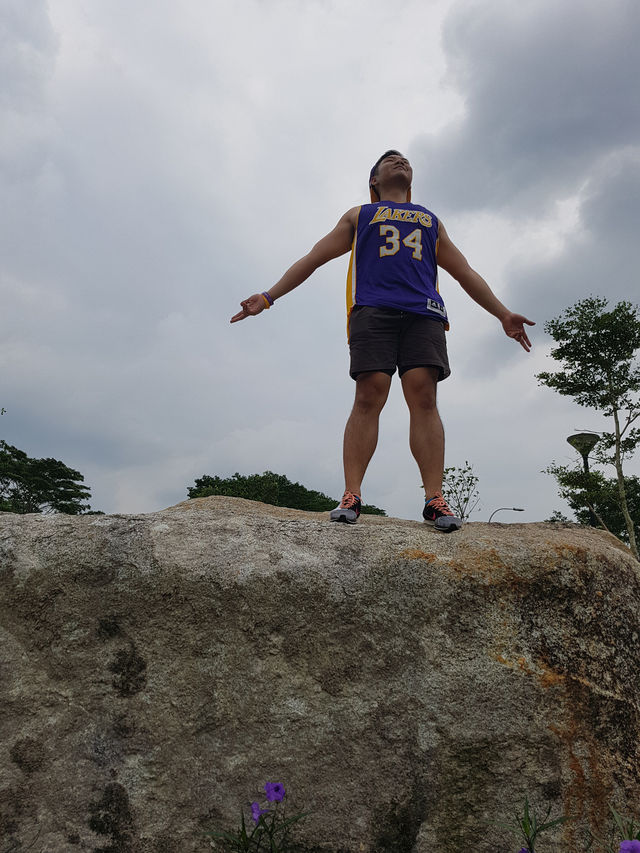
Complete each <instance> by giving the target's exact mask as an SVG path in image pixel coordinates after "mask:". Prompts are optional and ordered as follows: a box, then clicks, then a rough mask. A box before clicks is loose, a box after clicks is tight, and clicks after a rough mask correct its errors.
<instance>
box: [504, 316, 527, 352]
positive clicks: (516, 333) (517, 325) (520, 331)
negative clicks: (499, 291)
mask: <svg viewBox="0 0 640 853" xmlns="http://www.w3.org/2000/svg"><path fill="white" fill-rule="evenodd" d="M501 322H502V328H503V329H504V331H505V334H506V335H508V336H509V337H510V338H513V339H514V341H518V343H519V344H520V346H521V347H522V348H523V349H524V350H526V351H527V352H529V351H530V350H531V341H530V340H529V336H528V335H527V333H526V331H525V328H524V324H525V323H526V324H527V325H528V326H535V323H534V322H533V320H527V318H526V317H523V316H522V314H512V313H511V312H509V313H508V314H506V315H505V316H504V317H503V318H502V320H501Z"/></svg>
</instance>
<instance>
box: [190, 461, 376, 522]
mask: <svg viewBox="0 0 640 853" xmlns="http://www.w3.org/2000/svg"><path fill="white" fill-rule="evenodd" d="M187 494H188V496H189V497H190V498H206V497H209V496H210V495H227V496H228V497H231V498H246V499H247V500H249V501H261V502H262V503H266V504H271V505H272V506H286V507H290V508H291V509H304V510H306V511H307V512H325V511H326V510H330V509H333V508H334V507H335V506H336V505H337V504H338V501H336V500H335V499H334V498H330V497H328V496H327V495H325V494H323V493H322V492H315V491H313V490H312V489H307V488H305V487H304V486H301V485H300V483H292V482H291V481H290V480H289V479H288V478H287V477H285V475H284V474H274V473H273V471H265V472H264V473H263V474H249V475H247V476H244V475H243V474H238V473H235V474H234V475H233V476H232V477H227V478H222V477H211V476H210V475H208V474H205V475H204V476H203V477H200V478H199V479H197V480H196V481H195V486H191V487H189V488H188V489H187ZM362 512H363V513H368V514H370V515H386V512H385V511H384V510H383V509H379V508H378V507H377V506H371V505H368V504H363V505H362Z"/></svg>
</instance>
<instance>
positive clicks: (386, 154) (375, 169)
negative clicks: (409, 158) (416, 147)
mask: <svg viewBox="0 0 640 853" xmlns="http://www.w3.org/2000/svg"><path fill="white" fill-rule="evenodd" d="M392 154H397V155H398V156H400V157H402V156H403V155H402V154H401V153H400V152H399V151H396V150H395V148H390V149H389V150H388V151H385V152H384V154H383V155H382V156H381V157H378V159H377V160H376V162H375V163H374V164H373V166H372V168H371V171H370V172H369V189H371V190H373V192H374V193H375V194H376V195H377V196H378V198H380V194H379V193H378V191H377V189H376V188H375V187H372V186H371V181H372V180H373V177H374V175H376V174H377V172H378V166H379V165H380V163H382V161H383V160H385V159H386V158H387V157H390V156H391V155H392ZM371 199H372V200H373V196H371Z"/></svg>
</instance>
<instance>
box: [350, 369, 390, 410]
mask: <svg viewBox="0 0 640 853" xmlns="http://www.w3.org/2000/svg"><path fill="white" fill-rule="evenodd" d="M390 385H391V377H390V376H388V375H387V374H386V373H380V372H378V371H375V372H374V371H372V372H370V373H361V374H360V375H359V376H358V378H357V379H356V398H355V402H354V408H358V409H360V410H362V411H366V412H370V411H380V410H381V409H382V407H383V406H384V404H385V403H386V401H387V397H388V395H389V387H390Z"/></svg>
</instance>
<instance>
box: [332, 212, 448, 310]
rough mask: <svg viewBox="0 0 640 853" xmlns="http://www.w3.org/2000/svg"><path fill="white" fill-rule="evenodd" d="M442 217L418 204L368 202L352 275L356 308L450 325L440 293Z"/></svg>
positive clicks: (351, 299)
mask: <svg viewBox="0 0 640 853" xmlns="http://www.w3.org/2000/svg"><path fill="white" fill-rule="evenodd" d="M437 250H438V219H437V217H436V216H435V215H434V214H433V213H431V212H430V211H429V210H427V209H426V208H425V207H422V206H421V205H419V204H411V203H410V202H405V203H399V202H391V201H385V202H378V203H376V204H363V205H362V206H361V208H360V211H359V213H358V225H357V228H356V233H355V237H354V239H353V246H352V248H351V260H350V262H349V272H348V275H347V316H349V315H350V314H351V309H352V308H353V306H354V305H369V306H373V307H379V308H396V309H398V310H399V311H408V312H411V313H413V314H424V315H425V316H428V317H435V318H437V319H439V320H442V321H443V322H444V323H447V312H446V310H445V307H444V302H443V300H442V297H441V296H440V293H439V292H438V265H437V261H436V254H437Z"/></svg>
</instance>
